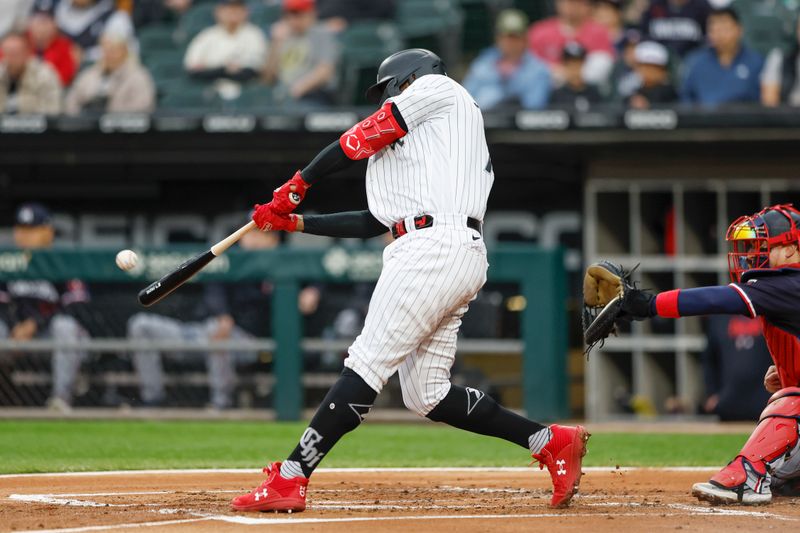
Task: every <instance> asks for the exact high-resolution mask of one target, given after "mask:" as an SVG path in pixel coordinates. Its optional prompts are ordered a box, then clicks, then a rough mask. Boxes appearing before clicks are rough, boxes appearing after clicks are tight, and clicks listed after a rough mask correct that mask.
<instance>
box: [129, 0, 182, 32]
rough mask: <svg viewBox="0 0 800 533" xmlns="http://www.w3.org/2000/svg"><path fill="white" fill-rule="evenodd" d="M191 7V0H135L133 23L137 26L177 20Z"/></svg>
mask: <svg viewBox="0 0 800 533" xmlns="http://www.w3.org/2000/svg"><path fill="white" fill-rule="evenodd" d="M191 7H192V0H136V1H135V2H134V3H133V25H134V26H136V27H137V28H140V27H142V26H146V25H147V24H154V23H160V22H177V21H178V19H180V17H181V16H183V14H184V13H186V12H187V11H189V8H191Z"/></svg>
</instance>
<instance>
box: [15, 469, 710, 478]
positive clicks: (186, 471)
mask: <svg viewBox="0 0 800 533" xmlns="http://www.w3.org/2000/svg"><path fill="white" fill-rule="evenodd" d="M582 470H583V471H584V472H608V471H609V470H611V471H614V472H635V471H645V472H716V471H718V470H719V466H664V467H661V466H655V467H650V466H647V467H639V466H626V467H618V466H584V467H583V469H582ZM314 472H315V473H320V474H325V473H328V474H350V473H352V474H372V473H375V474H381V473H388V472H398V473H404V472H407V473H410V474H412V473H447V472H452V473H472V472H511V473H515V472H519V473H521V472H525V473H531V472H533V473H537V472H540V473H542V474H543V475H544V474H547V472H545V471H543V470H539V469H538V468H535V467H518V466H498V467H485V466H465V467H410V468H402V467H397V468H395V467H387V468H383V467H379V468H317V469H316V470H315V471H314ZM261 473H262V472H261V469H255V468H207V469H206V468H184V469H176V470H102V471H98V472H42V473H35V474H0V479H9V478H26V477H47V476H76V477H80V476H119V475H128V476H151V475H172V474H178V475H181V474H261Z"/></svg>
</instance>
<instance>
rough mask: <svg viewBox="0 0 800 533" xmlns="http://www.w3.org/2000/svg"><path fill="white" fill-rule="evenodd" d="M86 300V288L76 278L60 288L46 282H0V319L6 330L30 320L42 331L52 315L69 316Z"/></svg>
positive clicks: (86, 301) (87, 297)
mask: <svg viewBox="0 0 800 533" xmlns="http://www.w3.org/2000/svg"><path fill="white" fill-rule="evenodd" d="M89 300H90V296H89V291H88V289H87V287H86V285H85V284H84V283H83V282H82V281H80V280H76V279H74V280H70V281H68V282H66V283H64V284H61V285H60V286H56V285H55V284H53V283H52V282H50V281H47V280H16V281H8V282H6V283H0V304H2V308H3V309H4V310H5V312H4V313H3V316H0V319H2V320H4V321H6V322H8V326H9V327H13V326H14V325H15V324H18V323H20V322H22V321H24V320H28V319H33V321H34V322H36V325H37V327H38V329H39V330H42V329H44V328H45V327H46V326H47V325H48V324H49V323H50V319H52V318H53V316H54V315H55V314H57V313H59V312H65V313H67V314H71V313H70V311H72V310H74V309H75V307H76V305H77V304H86V303H88V302H89Z"/></svg>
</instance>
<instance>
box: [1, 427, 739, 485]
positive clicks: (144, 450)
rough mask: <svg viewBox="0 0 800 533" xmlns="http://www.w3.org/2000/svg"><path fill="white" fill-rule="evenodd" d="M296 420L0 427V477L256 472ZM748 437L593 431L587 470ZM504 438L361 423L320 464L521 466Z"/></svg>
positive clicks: (696, 455) (735, 444)
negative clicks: (148, 471)
mask: <svg viewBox="0 0 800 533" xmlns="http://www.w3.org/2000/svg"><path fill="white" fill-rule="evenodd" d="M304 427H305V425H304V424H302V423H273V422H141V421H0V473H20V472H61V471H89V470H133V469H161V468H237V467H247V468H254V467H259V466H262V465H264V464H266V463H267V462H268V461H272V460H280V459H283V458H284V457H285V456H286V455H287V454H288V453H289V452H290V451H291V449H292V448H293V446H294V444H295V443H296V442H297V439H298V437H299V435H300V434H301V432H302V431H303V428H304ZM746 439H747V435H744V434H742V435H697V434H692V435H682V434H638V433H637V434H632V433H604V434H595V435H594V436H593V437H592V439H591V441H590V442H589V453H588V455H587V456H586V460H585V463H584V464H586V465H587V466H615V465H620V466H664V465H686V466H704V465H708V466H717V465H723V464H725V463H726V462H727V461H728V460H730V458H731V457H732V456H733V454H735V453H736V452H737V451H738V449H739V447H740V446H741V445H742V444H743V443H744V442H745V440H746ZM528 461H529V459H528V456H527V454H526V453H525V451H524V450H522V449H521V448H519V447H517V446H514V445H512V444H509V443H506V442H504V441H501V440H498V439H493V438H489V437H481V436H478V435H471V434H468V433H465V432H462V431H458V430H455V429H451V428H447V427H444V426H439V425H437V426H433V425H423V424H419V425H411V424H377V423H373V424H369V423H367V424H365V425H364V426H362V427H360V428H359V429H358V430H357V431H356V432H354V433H351V434H350V435H348V436H346V437H345V438H344V439H343V440H342V441H341V442H340V443H339V445H337V446H336V448H335V449H334V450H333V451H332V452H331V453H330V454H329V455H328V456H327V457H326V458H325V460H324V462H323V463H322V465H323V466H327V467H370V466H372V467H376V466H395V467H397V466H525V465H527V464H528Z"/></svg>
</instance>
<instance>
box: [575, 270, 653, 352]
mask: <svg viewBox="0 0 800 533" xmlns="http://www.w3.org/2000/svg"><path fill="white" fill-rule="evenodd" d="M631 272H633V271H632V270H631V271H626V270H625V269H624V268H622V266H621V265H618V264H616V263H612V262H611V261H600V262H598V263H595V264H593V265H591V266H589V268H587V269H586V275H585V276H584V278H583V340H584V342H585V343H586V346H587V348H586V353H587V354H588V353H589V352H590V351H591V350H592V348H594V346H595V345H596V344H597V343H598V342H602V341H604V340H605V339H606V338H607V337H608V336H609V335H611V334H616V331H617V325H618V323H619V322H620V321H630V320H642V319H644V318H647V317H649V316H652V312H651V310H650V301H651V300H652V299H653V298H654V296H653V295H652V294H651V293H650V292H648V291H643V290H641V289H637V288H636V287H635V286H634V284H633V282H632V281H631Z"/></svg>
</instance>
